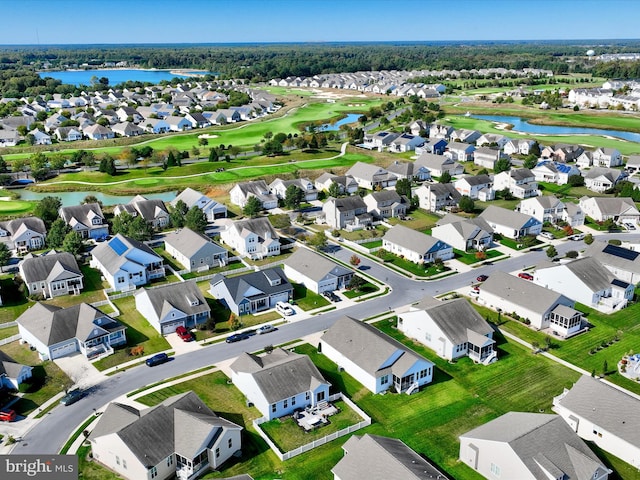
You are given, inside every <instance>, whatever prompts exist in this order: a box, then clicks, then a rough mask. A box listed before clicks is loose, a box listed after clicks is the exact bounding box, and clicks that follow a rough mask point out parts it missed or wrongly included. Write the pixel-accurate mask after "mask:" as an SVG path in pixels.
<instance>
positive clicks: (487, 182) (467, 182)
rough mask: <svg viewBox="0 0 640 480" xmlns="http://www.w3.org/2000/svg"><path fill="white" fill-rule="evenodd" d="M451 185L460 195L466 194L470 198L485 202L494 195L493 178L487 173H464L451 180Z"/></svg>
mask: <svg viewBox="0 0 640 480" xmlns="http://www.w3.org/2000/svg"><path fill="white" fill-rule="evenodd" d="M453 186H454V187H455V189H456V190H457V191H458V192H459V193H460V195H466V196H467V197H469V198H471V199H472V200H480V201H481V202H486V201H489V200H493V199H494V197H495V191H494V190H493V188H492V187H493V180H492V179H491V177H490V176H489V175H484V174H483V175H465V176H464V177H460V178H458V179H457V180H456V181H455V182H453Z"/></svg>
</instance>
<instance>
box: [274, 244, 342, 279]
mask: <svg viewBox="0 0 640 480" xmlns="http://www.w3.org/2000/svg"><path fill="white" fill-rule="evenodd" d="M284 264H285V265H286V266H288V267H290V268H292V269H293V270H295V271H297V272H299V273H300V274H302V275H304V276H305V277H307V278H310V279H311V280H314V281H319V280H322V279H323V278H324V277H326V276H327V275H333V276H336V277H341V276H343V275H351V274H353V272H352V271H351V270H349V269H348V268H346V267H343V266H342V265H339V264H337V263H335V262H333V261H331V260H329V259H328V258H326V257H324V256H322V255H320V254H319V253H316V252H314V251H312V250H309V249H308V248H299V249H298V250H296V251H295V252H294V254H293V255H291V256H290V257H289V258H287V259H286V260H285V261H284Z"/></svg>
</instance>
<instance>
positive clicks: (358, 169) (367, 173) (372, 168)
mask: <svg viewBox="0 0 640 480" xmlns="http://www.w3.org/2000/svg"><path fill="white" fill-rule="evenodd" d="M347 175H351V176H352V177H354V178H362V179H366V180H370V181H384V180H388V179H390V180H393V179H395V178H397V177H396V176H395V175H394V174H393V173H390V172H388V171H387V170H385V169H384V168H382V167H378V166H377V165H372V164H370V163H364V162H356V163H355V164H354V165H353V166H352V167H351V168H350V169H349V170H348V171H347Z"/></svg>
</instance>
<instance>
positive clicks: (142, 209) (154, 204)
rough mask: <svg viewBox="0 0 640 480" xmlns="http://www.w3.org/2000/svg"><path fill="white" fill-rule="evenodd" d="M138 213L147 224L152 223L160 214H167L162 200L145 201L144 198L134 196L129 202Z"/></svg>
mask: <svg viewBox="0 0 640 480" xmlns="http://www.w3.org/2000/svg"><path fill="white" fill-rule="evenodd" d="M129 203H130V204H131V205H133V207H134V208H135V209H136V210H137V211H138V213H139V214H140V216H141V217H142V218H144V219H145V220H146V221H147V222H151V221H153V220H154V219H155V218H157V217H158V215H159V214H160V213H161V212H164V213H166V214H167V215H168V214H169V211H168V210H167V207H166V205H165V204H164V202H163V201H162V200H147V199H146V198H144V197H142V196H140V195H136V196H135V197H134V198H133V199H132V200H131V201H130V202H129Z"/></svg>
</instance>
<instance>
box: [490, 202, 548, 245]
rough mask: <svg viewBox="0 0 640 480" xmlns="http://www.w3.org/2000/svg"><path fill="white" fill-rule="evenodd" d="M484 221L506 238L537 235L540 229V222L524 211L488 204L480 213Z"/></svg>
mask: <svg viewBox="0 0 640 480" xmlns="http://www.w3.org/2000/svg"><path fill="white" fill-rule="evenodd" d="M480 218H482V219H483V220H484V221H485V222H487V223H488V224H489V226H490V227H491V228H492V229H493V232H494V233H499V234H500V235H503V236H505V237H507V238H512V239H518V238H521V237H524V236H527V235H538V234H539V233H540V232H541V231H542V222H541V221H540V220H537V219H536V218H534V217H532V216H531V215H526V214H524V213H520V212H516V211H513V210H508V209H506V208H502V207H496V206H495V205H489V206H488V207H487V208H486V209H484V210H483V212H482V213H481V214H480Z"/></svg>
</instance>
